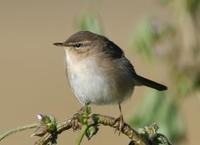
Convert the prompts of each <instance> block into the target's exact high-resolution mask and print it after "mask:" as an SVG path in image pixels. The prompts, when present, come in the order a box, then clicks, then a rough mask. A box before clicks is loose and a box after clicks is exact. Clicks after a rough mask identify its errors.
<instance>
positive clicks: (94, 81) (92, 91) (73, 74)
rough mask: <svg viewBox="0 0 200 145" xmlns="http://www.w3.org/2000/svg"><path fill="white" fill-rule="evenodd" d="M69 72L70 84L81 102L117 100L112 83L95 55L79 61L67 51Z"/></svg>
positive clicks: (103, 102)
mask: <svg viewBox="0 0 200 145" xmlns="http://www.w3.org/2000/svg"><path fill="white" fill-rule="evenodd" d="M65 61H66V63H67V72H68V78H69V82H70V85H71V87H72V89H73V92H74V94H75V96H76V97H77V98H78V100H79V102H80V103H81V104H83V105H84V104H87V103H94V104H110V103H114V102H117V98H116V97H115V96H113V94H112V85H111V84H110V82H108V81H109V80H108V79H106V76H105V74H104V73H103V72H101V69H99V67H98V65H97V64H96V61H95V59H94V58H93V57H88V58H85V59H84V60H80V61H77V59H76V57H75V56H74V55H73V54H70V53H67V52H66V60H65Z"/></svg>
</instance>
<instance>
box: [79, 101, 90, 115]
mask: <svg viewBox="0 0 200 145" xmlns="http://www.w3.org/2000/svg"><path fill="white" fill-rule="evenodd" d="M88 109H90V107H89V103H87V104H85V105H84V106H82V107H81V109H79V110H78V112H77V113H79V114H82V113H83V112H85V111H87V110H88Z"/></svg>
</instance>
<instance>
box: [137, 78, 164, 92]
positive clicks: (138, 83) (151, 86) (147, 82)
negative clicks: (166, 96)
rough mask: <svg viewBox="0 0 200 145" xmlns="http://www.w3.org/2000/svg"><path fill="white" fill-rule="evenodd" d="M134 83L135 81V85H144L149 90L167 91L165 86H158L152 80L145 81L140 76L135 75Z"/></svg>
mask: <svg viewBox="0 0 200 145" xmlns="http://www.w3.org/2000/svg"><path fill="white" fill-rule="evenodd" d="M136 81H137V85H145V86H148V87H150V88H153V89H156V90H159V91H164V90H167V86H165V85H162V84H159V83H157V82H154V81H152V80H149V79H146V78H144V77H142V76H139V75H137V76H136Z"/></svg>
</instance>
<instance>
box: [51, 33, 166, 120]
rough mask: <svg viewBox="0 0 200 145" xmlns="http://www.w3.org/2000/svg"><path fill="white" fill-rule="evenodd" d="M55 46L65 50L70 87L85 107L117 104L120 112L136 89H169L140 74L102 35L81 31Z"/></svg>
mask: <svg viewBox="0 0 200 145" xmlns="http://www.w3.org/2000/svg"><path fill="white" fill-rule="evenodd" d="M54 44H55V45H57V46H63V47H64V48H65V54H66V59H65V60H66V67H67V76H68V79H69V82H70V86H71V88H72V90H73V92H74V94H75V96H76V97H77V99H78V100H79V101H80V103H81V104H83V105H86V104H97V105H102V104H112V103H118V104H119V108H120V112H121V106H120V103H121V102H122V101H124V100H125V99H126V98H129V97H130V96H131V94H132V92H133V90H134V87H135V86H142V85H144V86H148V87H151V88H153V89H156V90H159V91H162V90H166V89H167V87H166V86H164V85H162V84H159V83H157V82H154V81H152V80H149V79H146V78H144V77H141V76H139V75H137V73H136V72H135V70H134V67H133V65H132V64H131V63H130V61H129V60H128V59H127V58H126V57H125V55H124V52H123V51H122V50H121V49H120V47H119V46H117V45H116V44H115V43H114V42H112V41H110V40H109V39H108V38H106V37H104V36H102V35H98V34H95V33H92V32H89V31H80V32H77V33H75V34H73V35H72V36H70V37H69V38H68V39H67V40H66V41H65V42H62V43H54ZM121 118H122V114H121ZM121 120H123V118H122V119H121Z"/></svg>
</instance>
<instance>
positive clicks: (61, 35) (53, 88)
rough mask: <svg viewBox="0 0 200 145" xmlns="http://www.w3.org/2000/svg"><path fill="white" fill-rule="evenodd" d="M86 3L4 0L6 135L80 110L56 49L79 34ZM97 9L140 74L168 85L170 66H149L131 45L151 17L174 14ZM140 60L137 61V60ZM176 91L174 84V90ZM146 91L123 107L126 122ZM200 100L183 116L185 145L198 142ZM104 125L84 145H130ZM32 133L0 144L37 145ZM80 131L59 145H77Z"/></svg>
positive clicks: (119, 5)
mask: <svg viewBox="0 0 200 145" xmlns="http://www.w3.org/2000/svg"><path fill="white" fill-rule="evenodd" d="M84 2H90V1H81V0H65V1H64V0H60V1H55V0H34V1H33V0H32V1H31V0H17V1H15V0H0V40H1V42H0V132H3V131H6V130H8V129H9V128H13V127H16V126H20V125H24V124H29V123H32V122H36V121H37V120H36V117H35V116H36V114H38V113H45V114H52V115H54V116H55V117H56V118H57V119H58V120H64V119H66V118H67V117H69V116H71V115H72V114H73V113H74V112H75V111H76V110H78V109H79V108H80V104H79V103H78V101H77V100H76V99H75V97H74V96H73V94H72V93H71V90H70V89H69V86H68V83H67V82H66V78H65V73H64V58H63V56H64V55H63V50H62V49H60V48H56V47H55V46H53V45H52V43H53V42H55V41H62V40H64V39H66V38H67V37H68V36H69V35H70V34H72V33H74V32H75V31H76V29H75V17H77V16H79V15H80V14H81V13H82V12H85V11H87V10H85V9H87V8H88V7H91V5H90V6H88V5H87V4H85V3H84ZM97 3H98V6H97V5H96V6H94V7H93V8H94V10H93V11H97V12H99V14H100V16H101V19H102V21H103V25H104V31H105V34H106V35H107V36H108V37H109V38H110V39H112V40H113V41H115V42H116V43H117V44H118V45H119V46H121V47H122V48H124V50H125V53H126V54H127V57H128V58H129V59H130V60H131V61H132V62H134V65H135V68H136V70H137V72H139V73H141V74H143V75H144V76H147V77H150V78H152V79H154V80H157V81H160V82H167V80H165V77H166V71H165V69H166V68H163V67H161V68H155V67H153V68H152V67H149V65H147V64H145V63H144V62H143V61H142V60H141V59H140V58H139V57H138V56H136V55H134V52H133V51H131V49H126V48H127V47H128V42H129V39H130V35H131V34H132V32H134V30H135V27H136V26H137V25H138V23H139V22H140V21H141V20H143V19H144V18H145V17H148V16H151V15H154V16H155V17H156V18H159V19H171V14H170V11H169V10H168V9H167V8H166V7H163V6H161V5H159V3H158V1H157V0H126V1H117V0H110V1H107V0H102V1H100V2H97ZM133 56H134V57H133ZM169 88H170V86H169ZM143 91H145V88H137V89H136V91H135V93H134V98H133V97H132V98H131V99H130V100H129V101H127V102H125V103H124V105H123V110H124V111H123V112H124V116H125V118H126V119H128V118H129V117H130V114H131V113H133V111H134V107H133V106H134V105H135V104H136V102H137V100H138V97H139V96H140V95H141V94H142V92H143ZM199 106H200V98H199V97H198V96H196V97H193V98H188V99H186V100H184V102H183V105H182V112H183V113H184V117H185V122H186V124H187V127H186V128H187V130H188V135H187V139H186V140H185V141H183V142H184V143H182V144H187V145H195V144H198V142H197V141H198V137H199V134H198V132H199V130H200V126H199V122H200V113H199V111H200V107H199ZM93 111H96V112H100V113H102V114H108V115H109V114H112V115H113V116H114V115H115V116H118V108H117V106H104V107H93ZM113 132H114V130H112V129H110V128H106V127H102V128H101V130H100V132H99V133H98V135H96V136H95V137H94V138H93V139H92V140H91V141H90V142H88V141H87V140H84V142H83V144H88V145H94V144H95V145H100V144H101V145H106V144H113V143H115V144H118V145H120V144H128V139H127V138H126V137H124V136H123V135H121V136H120V137H118V136H117V135H114V133H113ZM30 134H31V131H28V132H22V133H19V134H16V135H13V136H10V137H9V138H7V139H5V140H4V141H2V142H0V144H2V145H11V144H20V145H27V144H29V145H31V144H33V143H34V141H35V139H36V138H30ZM77 135H78V133H72V132H65V133H64V134H62V135H61V136H60V137H59V140H58V143H59V145H62V144H63V145H64V144H74V143H75V139H76V137H77Z"/></svg>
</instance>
